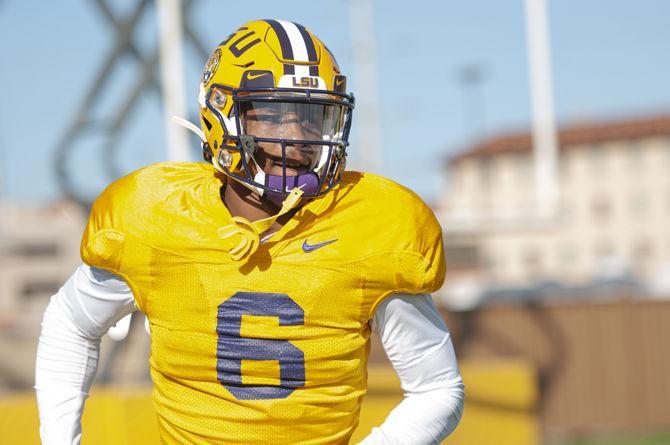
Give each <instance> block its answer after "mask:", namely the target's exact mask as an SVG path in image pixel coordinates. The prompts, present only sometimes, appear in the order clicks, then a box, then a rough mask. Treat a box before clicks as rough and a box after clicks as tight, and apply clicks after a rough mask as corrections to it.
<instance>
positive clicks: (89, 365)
mask: <svg viewBox="0 0 670 445" xmlns="http://www.w3.org/2000/svg"><path fill="white" fill-rule="evenodd" d="M133 310H134V305H133V295H132V293H131V291H130V289H129V288H128V286H127V285H126V283H125V282H124V281H123V280H122V279H121V278H118V277H117V276H116V275H113V274H111V273H109V272H106V271H104V270H101V269H96V268H92V267H89V266H87V265H85V264H82V265H81V266H79V267H78V268H77V270H75V272H74V274H72V276H71V277H70V278H69V279H68V280H67V282H66V283H65V284H64V285H63V287H61V288H60V290H59V291H58V292H57V293H56V295H54V296H53V297H51V301H50V302H49V305H48V306H47V309H46V311H45V312H44V318H43V320H42V333H41V334H40V338H39V344H38V347H37V360H36V364H35V390H36V394H37V406H38V409H39V415H40V437H41V438H42V443H44V444H46V445H48V444H79V442H80V441H81V415H82V412H83V409H84V401H85V400H86V397H87V396H88V390H89V388H90V387H91V384H92V383H93V379H94V377H95V373H96V369H97V365H98V356H99V352H100V339H101V338H102V336H103V335H104V334H105V333H106V332H107V330H108V329H109V328H110V327H111V326H113V325H114V324H116V322H117V321H118V320H120V319H121V318H123V317H124V316H125V315H127V314H129V313H131V312H132V311H133Z"/></svg>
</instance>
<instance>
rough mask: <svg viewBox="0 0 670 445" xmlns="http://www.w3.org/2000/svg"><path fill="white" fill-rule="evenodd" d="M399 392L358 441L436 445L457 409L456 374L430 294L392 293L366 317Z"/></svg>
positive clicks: (458, 381) (460, 384)
mask: <svg viewBox="0 0 670 445" xmlns="http://www.w3.org/2000/svg"><path fill="white" fill-rule="evenodd" d="M372 327H373V329H374V330H375V331H376V332H378V333H379V337H380V339H381V342H382V345H383V347H384V350H385V351H386V354H387V355H388V358H389V360H390V361H391V364H392V365H393V368H394V369H395V371H396V373H397V374H398V377H399V378H400V385H401V387H402V389H403V391H404V393H405V398H404V399H403V401H402V402H401V403H400V404H398V406H396V407H395V408H394V409H393V411H391V413H390V414H389V415H388V417H387V418H386V420H385V421H384V423H383V424H382V425H381V426H380V427H377V428H373V430H372V432H371V433H370V435H369V436H368V437H366V438H365V439H364V440H363V441H362V442H361V444H363V445H382V444H383V445H390V444H402V445H424V444H426V445H427V444H439V443H440V442H442V440H444V438H445V437H447V436H448V435H449V434H450V433H451V432H452V431H453V430H454V429H455V428H456V425H458V422H459V420H460V418H461V415H462V413H463V397H464V396H463V390H464V388H463V381H462V379H461V375H460V372H459V370H458V365H457V363H456V355H455V353H454V348H453V346H452V344H451V337H450V335H449V331H448V330H447V327H446V325H445V324H444V321H443V320H442V317H441V316H440V314H439V312H438V311H437V309H436V308H435V305H434V304H433V300H432V298H431V296H430V295H403V294H396V295H394V296H392V297H390V298H388V299H386V300H385V301H384V302H382V303H381V304H380V305H379V307H378V308H377V311H376V312H375V316H374V318H373V320H372Z"/></svg>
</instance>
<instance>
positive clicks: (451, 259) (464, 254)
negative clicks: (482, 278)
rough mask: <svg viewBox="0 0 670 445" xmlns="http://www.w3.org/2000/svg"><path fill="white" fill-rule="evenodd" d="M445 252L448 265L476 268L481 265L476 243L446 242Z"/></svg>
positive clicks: (451, 267)
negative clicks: (454, 243) (458, 243)
mask: <svg viewBox="0 0 670 445" xmlns="http://www.w3.org/2000/svg"><path fill="white" fill-rule="evenodd" d="M445 246H446V247H445V249H444V254H445V257H446V260H447V264H448V265H449V266H448V267H449V268H450V269H452V270H455V269H475V268H476V267H477V266H478V265H479V250H478V249H477V246H475V245H466V244H461V245H449V244H448V243H447V242H445Z"/></svg>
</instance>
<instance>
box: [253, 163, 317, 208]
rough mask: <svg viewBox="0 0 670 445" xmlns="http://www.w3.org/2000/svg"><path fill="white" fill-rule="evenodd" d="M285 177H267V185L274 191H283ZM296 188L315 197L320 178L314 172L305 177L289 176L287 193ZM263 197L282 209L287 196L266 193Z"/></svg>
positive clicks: (287, 178) (306, 174) (304, 175)
mask: <svg viewBox="0 0 670 445" xmlns="http://www.w3.org/2000/svg"><path fill="white" fill-rule="evenodd" d="M282 182H283V177H282V176H277V175H266V182H265V185H267V186H268V187H272V188H273V189H277V190H281V189H282ZM295 187H298V188H300V190H302V191H303V192H304V193H305V195H315V194H316V193H317V192H318V191H319V177H318V176H317V174H316V173H314V172H309V173H305V174H303V175H297V176H287V177H286V191H287V192H290V191H291V190H293V189H294V188H295ZM263 197H265V199H267V200H268V201H270V202H271V203H273V204H274V205H276V206H277V207H281V204H282V202H284V199H285V198H286V196H284V195H282V194H281V193H278V192H271V191H267V190H266V191H265V192H264V193H263Z"/></svg>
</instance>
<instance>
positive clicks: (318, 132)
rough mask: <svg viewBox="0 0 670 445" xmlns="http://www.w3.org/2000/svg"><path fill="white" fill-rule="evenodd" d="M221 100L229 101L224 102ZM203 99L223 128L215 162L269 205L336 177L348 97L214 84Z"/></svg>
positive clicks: (312, 192)
mask: <svg viewBox="0 0 670 445" xmlns="http://www.w3.org/2000/svg"><path fill="white" fill-rule="evenodd" d="M227 100H232V104H231V105H230V106H228V107H225V105H226V101H227ZM205 104H206V106H207V108H209V110H210V111H211V112H212V113H213V114H214V116H215V117H216V118H217V119H218V120H219V122H220V124H221V127H222V128H223V129H224V133H225V134H224V144H222V146H221V147H220V150H218V156H217V157H215V162H216V164H218V167H219V168H220V169H221V170H222V171H223V172H224V173H226V174H227V175H228V176H230V177H231V178H232V179H234V180H236V181H238V182H240V183H242V184H243V185H245V186H247V187H248V188H250V189H251V190H252V191H254V192H255V193H257V194H258V195H260V196H262V197H264V198H265V199H267V200H269V201H270V202H272V203H274V204H275V205H277V206H279V205H280V204H281V202H282V201H283V200H284V198H285V197H286V196H287V195H288V194H289V193H290V191H291V190H292V189H293V188H295V187H298V188H300V189H301V190H302V191H303V196H304V197H316V196H320V195H322V194H324V193H326V192H327V191H328V190H330V189H331V188H332V187H334V186H335V185H336V184H338V183H339V182H340V180H341V175H342V171H343V170H344V166H345V163H346V147H347V146H348V141H347V140H348V136H349V129H350V125H351V111H352V109H353V97H351V96H349V95H346V94H343V93H337V92H334V91H326V90H309V89H302V88H256V89H244V88H241V89H232V88H229V87H226V86H223V85H217V84H214V85H212V86H210V88H209V90H208V92H207V94H206V98H205ZM225 109H228V116H226V115H225V114H226V112H225Z"/></svg>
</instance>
